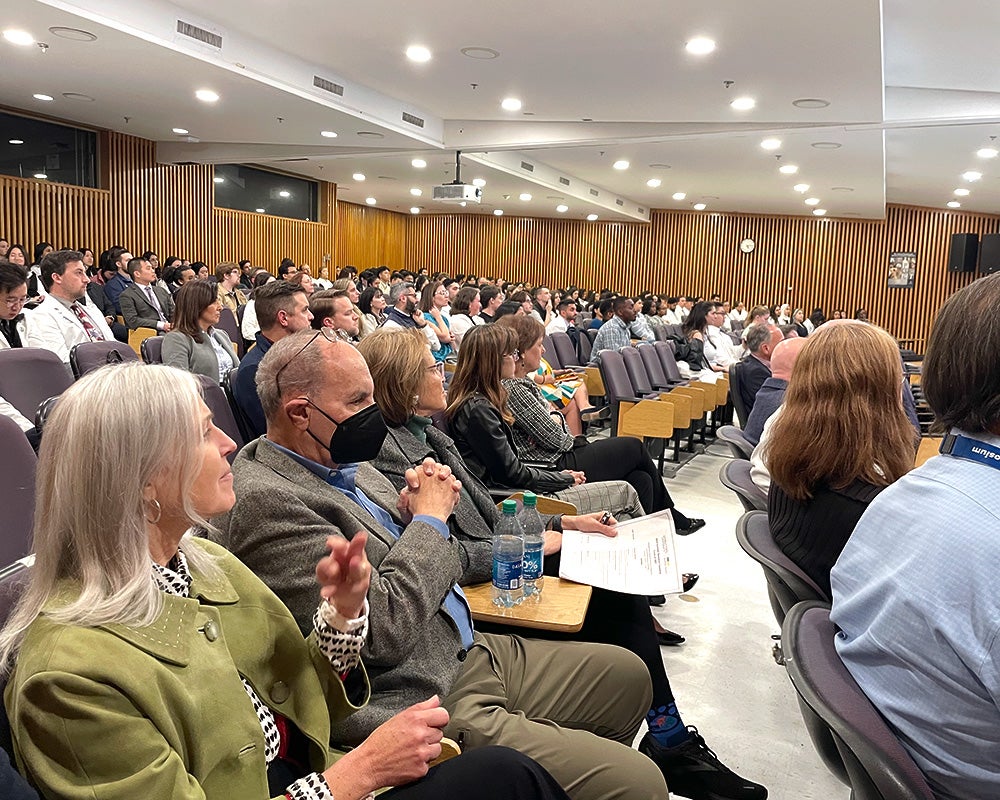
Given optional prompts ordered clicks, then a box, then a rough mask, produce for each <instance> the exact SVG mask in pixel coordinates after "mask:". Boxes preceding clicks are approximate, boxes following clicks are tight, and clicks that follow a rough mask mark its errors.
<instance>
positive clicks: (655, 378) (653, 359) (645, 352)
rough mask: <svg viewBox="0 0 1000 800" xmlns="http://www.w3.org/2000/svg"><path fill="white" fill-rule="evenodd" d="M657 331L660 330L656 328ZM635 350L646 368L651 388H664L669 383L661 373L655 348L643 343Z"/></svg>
mask: <svg viewBox="0 0 1000 800" xmlns="http://www.w3.org/2000/svg"><path fill="white" fill-rule="evenodd" d="M657 330H660V329H659V328H657ZM635 349H636V352H638V353H639V357H640V358H641V359H642V364H643V366H644V367H645V368H646V374H647V375H648V376H649V382H650V383H651V384H653V386H666V385H667V384H668V383H669V381H668V380H667V373H665V372H664V371H663V364H661V363H660V357H659V356H658V355H657V354H656V348H655V347H654V346H653V345H651V344H649V343H648V342H643V343H642V344H640V345H639V346H638V347H636V348H635Z"/></svg>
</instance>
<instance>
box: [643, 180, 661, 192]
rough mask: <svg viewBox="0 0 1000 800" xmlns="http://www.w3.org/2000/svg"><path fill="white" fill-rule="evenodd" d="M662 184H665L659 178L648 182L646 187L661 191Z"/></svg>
mask: <svg viewBox="0 0 1000 800" xmlns="http://www.w3.org/2000/svg"><path fill="white" fill-rule="evenodd" d="M661 183H663V181H661V180H660V179H659V178H650V179H649V180H648V181H646V185H647V186H648V187H649V188H650V189H659V188H660V184H661Z"/></svg>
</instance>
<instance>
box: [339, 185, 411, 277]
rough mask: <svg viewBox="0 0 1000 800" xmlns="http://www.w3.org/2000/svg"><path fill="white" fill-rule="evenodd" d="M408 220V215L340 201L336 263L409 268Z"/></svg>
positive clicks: (341, 265)
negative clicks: (407, 264)
mask: <svg viewBox="0 0 1000 800" xmlns="http://www.w3.org/2000/svg"><path fill="white" fill-rule="evenodd" d="M406 222H407V215H405V214H398V213H396V212H394V211H386V210H384V209H381V208H373V207H371V206H362V205H358V204H357V203H345V202H343V201H341V202H338V203H337V258H336V266H338V267H343V266H346V265H347V264H353V265H354V266H356V267H357V268H358V269H359V270H362V269H366V268H367V267H375V266H381V265H382V264H384V265H385V266H387V267H389V269H403V268H405V266H406V255H405V250H406V240H407V234H406V230H407V228H406ZM333 272H335V270H331V273H333Z"/></svg>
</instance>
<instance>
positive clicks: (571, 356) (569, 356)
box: [549, 331, 585, 369]
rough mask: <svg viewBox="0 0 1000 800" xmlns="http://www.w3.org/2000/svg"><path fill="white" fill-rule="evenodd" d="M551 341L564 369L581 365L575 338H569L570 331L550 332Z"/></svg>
mask: <svg viewBox="0 0 1000 800" xmlns="http://www.w3.org/2000/svg"><path fill="white" fill-rule="evenodd" d="M549 342H550V343H551V344H552V349H553V350H555V352H556V356H557V357H558V359H559V363H560V364H562V368H563V369H567V368H569V367H577V366H580V365H581V361H580V357H579V355H577V352H576V348H575V347H574V346H573V340H572V339H570V338H569V334H568V333H561V332H559V331H557V332H556V333H550V334H549ZM584 363H585V362H584Z"/></svg>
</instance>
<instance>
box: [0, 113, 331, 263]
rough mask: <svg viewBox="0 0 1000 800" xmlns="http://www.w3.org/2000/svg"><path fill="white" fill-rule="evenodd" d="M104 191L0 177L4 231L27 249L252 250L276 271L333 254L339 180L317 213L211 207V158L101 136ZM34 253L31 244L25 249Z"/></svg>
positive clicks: (326, 188) (247, 254) (323, 194)
mask: <svg viewBox="0 0 1000 800" xmlns="http://www.w3.org/2000/svg"><path fill="white" fill-rule="evenodd" d="M100 147H101V170H102V184H103V185H104V186H106V187H107V188H106V189H84V188H80V187H76V186H66V185H63V184H55V183H49V182H47V181H38V180H25V179H22V178H12V177H7V176H3V175H0V235H2V236H6V237H7V238H8V239H9V240H10V241H12V242H15V241H16V242H20V243H23V244H24V245H25V247H27V248H28V249H29V251H30V248H31V247H32V246H33V245H34V243H35V242H38V241H49V242H52V243H53V244H54V245H55V246H56V247H90V248H92V249H93V250H94V251H95V252H97V253H99V252H100V251H102V250H104V249H107V248H108V247H110V246H112V245H114V244H121V245H123V246H125V247H128V248H130V249H131V250H132V252H133V253H135V254H137V255H138V254H139V253H141V252H143V251H145V250H153V251H155V252H156V253H158V254H159V256H160V259H161V260H163V259H165V258H166V257H167V256H170V255H177V256H182V257H186V258H189V259H191V260H192V261H195V260H201V261H205V262H207V263H208V264H209V265H215V264H217V263H221V262H222V261H236V260H238V259H241V258H249V259H250V260H251V261H253V262H254V263H255V264H259V265H260V266H262V267H266V268H267V269H270V270H272V271H276V270H277V268H278V264H279V262H280V261H281V259H282V258H284V257H286V256H287V257H289V258H292V259H294V260H295V262H296V263H308V264H311V265H313V266H314V267H316V268H318V267H319V266H320V265H321V264H322V263H324V260H326V261H330V260H332V259H333V254H334V253H335V252H336V212H335V200H336V188H335V187H334V186H333V185H332V184H327V183H321V184H320V204H321V208H320V221H319V222H304V221H300V220H293V219H285V218H283V217H274V216H270V215H267V214H254V213H248V212H243V211H232V210H229V209H220V208H214V207H213V199H214V187H215V184H214V183H213V181H212V168H211V167H210V166H202V165H189V166H175V165H169V164H158V163H157V162H156V144H155V143H154V142H151V141H148V140H146V139H139V138H137V137H134V136H126V135H124V134H121V133H114V132H107V131H105V132H103V133H101V134H100ZM29 256H30V252H29Z"/></svg>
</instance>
